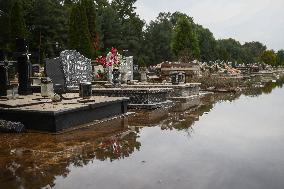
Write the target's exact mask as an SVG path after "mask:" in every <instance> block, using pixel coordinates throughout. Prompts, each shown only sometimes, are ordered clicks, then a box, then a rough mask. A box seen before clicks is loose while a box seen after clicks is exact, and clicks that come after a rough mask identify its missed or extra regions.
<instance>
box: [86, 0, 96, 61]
mask: <svg viewBox="0 0 284 189" xmlns="http://www.w3.org/2000/svg"><path fill="white" fill-rule="evenodd" d="M82 6H83V7H84V8H85V11H86V16H87V20H88V29H89V32H90V37H91V43H92V46H93V49H94V50H95V52H94V53H95V54H94V57H96V56H97V55H98V54H99V53H98V51H99V49H100V37H99V32H98V30H97V28H96V27H97V23H96V21H97V19H96V6H95V3H94V1H93V0H82Z"/></svg>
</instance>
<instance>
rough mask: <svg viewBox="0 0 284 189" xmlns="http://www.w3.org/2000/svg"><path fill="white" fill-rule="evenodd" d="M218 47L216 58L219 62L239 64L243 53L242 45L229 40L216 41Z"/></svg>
mask: <svg viewBox="0 0 284 189" xmlns="http://www.w3.org/2000/svg"><path fill="white" fill-rule="evenodd" d="M217 45H218V47H217V48H218V58H219V59H220V60H225V61H232V62H236V61H237V62H241V56H242V53H243V50H242V45H241V44H240V42H238V41H236V40H234V39H232V38H229V39H222V40H218V41H217Z"/></svg>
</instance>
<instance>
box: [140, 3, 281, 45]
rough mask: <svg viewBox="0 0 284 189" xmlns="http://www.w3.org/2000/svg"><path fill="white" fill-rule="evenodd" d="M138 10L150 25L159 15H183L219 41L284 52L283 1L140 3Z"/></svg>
mask: <svg viewBox="0 0 284 189" xmlns="http://www.w3.org/2000/svg"><path fill="white" fill-rule="evenodd" d="M136 7H137V12H138V14H139V15H140V16H141V18H142V19H144V20H146V22H147V23H149V22H150V20H153V19H155V18H156V17H157V16H158V14H159V12H175V11H180V12H183V13H186V14H188V15H190V16H191V17H193V18H194V21H195V23H198V24H201V25H203V26H204V27H206V28H209V29H210V30H211V31H212V32H213V34H214V36H215V37H216V38H217V39H220V38H230V37H231V38H234V39H237V40H238V41H240V42H241V43H243V42H246V41H260V42H262V43H264V44H266V46H267V47H268V48H269V49H275V50H279V49H284V0H137V3H136Z"/></svg>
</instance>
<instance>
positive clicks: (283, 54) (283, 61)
mask: <svg viewBox="0 0 284 189" xmlns="http://www.w3.org/2000/svg"><path fill="white" fill-rule="evenodd" d="M276 65H277V66H283V65H284V50H279V51H278V52H277V57H276Z"/></svg>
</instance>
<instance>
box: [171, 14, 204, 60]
mask: <svg viewBox="0 0 284 189" xmlns="http://www.w3.org/2000/svg"><path fill="white" fill-rule="evenodd" d="M172 51H173V53H174V54H175V55H176V56H177V57H178V58H182V57H184V56H189V57H190V58H192V59H193V58H199V55H200V50H199V45H198V40H197V37H196V33H195V30H194V28H193V24H192V23H190V21H189V19H188V18H187V17H184V16H182V17H180V18H179V20H178V22H177V25H176V27H175V29H174V34H173V39H172Z"/></svg>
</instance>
